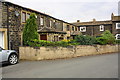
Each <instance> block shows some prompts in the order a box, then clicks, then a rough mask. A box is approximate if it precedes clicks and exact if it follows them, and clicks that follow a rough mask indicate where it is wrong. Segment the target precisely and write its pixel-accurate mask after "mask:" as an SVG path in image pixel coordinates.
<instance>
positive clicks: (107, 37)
mask: <svg viewBox="0 0 120 80" xmlns="http://www.w3.org/2000/svg"><path fill="white" fill-rule="evenodd" d="M96 40H97V44H101V45H106V44H115V37H114V36H113V34H111V32H110V31H108V30H106V31H105V32H103V34H102V35H101V37H98V38H96Z"/></svg>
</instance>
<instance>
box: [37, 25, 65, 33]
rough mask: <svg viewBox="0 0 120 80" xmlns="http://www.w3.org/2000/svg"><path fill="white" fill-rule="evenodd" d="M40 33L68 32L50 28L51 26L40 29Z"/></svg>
mask: <svg viewBox="0 0 120 80" xmlns="http://www.w3.org/2000/svg"><path fill="white" fill-rule="evenodd" d="M38 33H57V34H58V33H59V34H67V33H66V32H64V31H57V30H55V29H53V28H50V27H43V28H42V29H40V30H38Z"/></svg>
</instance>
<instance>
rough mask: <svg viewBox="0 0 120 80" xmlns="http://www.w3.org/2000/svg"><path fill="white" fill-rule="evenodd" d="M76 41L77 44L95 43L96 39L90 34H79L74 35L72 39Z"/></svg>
mask: <svg viewBox="0 0 120 80" xmlns="http://www.w3.org/2000/svg"><path fill="white" fill-rule="evenodd" d="M74 41H75V42H76V43H78V44H79V45H93V44H95V43H96V39H95V37H92V36H88V35H86V36H83V35H79V36H76V37H75V40H74Z"/></svg>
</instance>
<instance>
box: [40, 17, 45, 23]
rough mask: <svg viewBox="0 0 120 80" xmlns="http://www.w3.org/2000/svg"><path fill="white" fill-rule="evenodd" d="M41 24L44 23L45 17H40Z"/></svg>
mask: <svg viewBox="0 0 120 80" xmlns="http://www.w3.org/2000/svg"><path fill="white" fill-rule="evenodd" d="M40 24H41V25H44V18H43V17H41V18H40Z"/></svg>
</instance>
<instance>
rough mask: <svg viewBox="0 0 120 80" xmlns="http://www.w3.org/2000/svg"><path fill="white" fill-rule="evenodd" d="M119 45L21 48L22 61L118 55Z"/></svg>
mask: <svg viewBox="0 0 120 80" xmlns="http://www.w3.org/2000/svg"><path fill="white" fill-rule="evenodd" d="M116 52H118V45H94V46H90V45H79V46H70V47H37V48H34V47H20V48H19V55H20V59H22V60H47V59H61V58H72V57H79V56H88V55H97V54H106V53H116Z"/></svg>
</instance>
